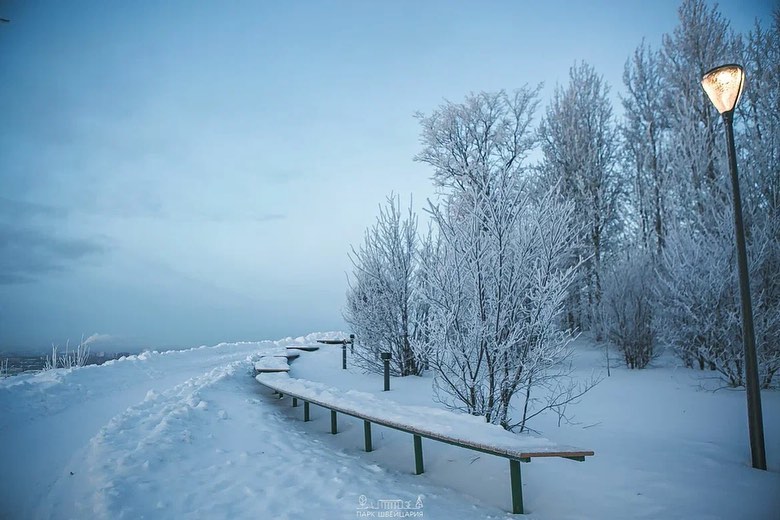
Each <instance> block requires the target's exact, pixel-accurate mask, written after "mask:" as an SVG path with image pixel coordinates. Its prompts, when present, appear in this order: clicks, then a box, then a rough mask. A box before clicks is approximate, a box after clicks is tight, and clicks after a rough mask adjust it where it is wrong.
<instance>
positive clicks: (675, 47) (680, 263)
mask: <svg viewBox="0 0 780 520" xmlns="http://www.w3.org/2000/svg"><path fill="white" fill-rule="evenodd" d="M779 19H780V15H778V11H776V12H775V18H774V23H773V25H772V27H770V28H769V29H763V28H761V27H760V26H759V25H758V24H757V25H756V27H755V29H754V30H753V31H751V32H750V33H749V34H748V35H747V36H746V37H739V36H738V37H731V35H730V32H729V29H728V22H727V21H725V20H724V19H723V18H722V16H721V15H720V14H719V12H718V11H717V8H715V7H713V8H709V7H707V6H706V5H704V3H703V2H700V1H697V0H689V1H686V2H684V3H683V4H682V6H681V8H680V25H679V26H678V27H677V29H675V31H674V33H673V35H671V36H667V37H665V38H664V48H663V56H664V70H665V71H666V74H665V76H666V79H665V90H666V94H665V96H666V98H667V100H668V101H667V105H668V108H669V110H670V112H671V117H670V127H669V134H668V136H667V139H668V140H669V145H670V146H669V150H670V152H669V156H670V160H669V170H670V175H671V178H672V182H670V186H674V187H675V188H674V190H675V191H674V192H673V193H672V197H673V198H674V201H675V202H674V206H675V210H674V213H673V219H674V223H675V224H674V226H675V232H674V238H673V239H670V241H669V242H670V243H672V242H673V244H672V245H671V247H670V248H669V251H668V252H665V253H664V255H663V262H662V264H661V273H662V281H663V284H662V285H661V287H660V291H659V292H660V294H661V295H662V297H663V298H664V299H663V300H662V302H663V305H662V306H661V307H660V309H659V310H661V311H662V316H661V318H662V320H663V326H662V327H661V328H660V330H661V331H662V332H663V334H662V337H663V339H665V340H666V342H668V343H669V344H670V345H671V346H672V347H673V348H675V349H676V350H677V351H678V353H679V354H680V356H681V358H682V359H683V360H684V361H685V362H686V364H689V365H694V364H697V365H698V366H699V367H700V368H705V367H709V368H712V369H714V370H717V371H718V372H719V373H720V374H721V375H722V378H723V380H724V381H725V382H726V384H728V385H731V386H739V385H741V384H742V382H743V369H744V367H743V355H744V354H743V352H742V336H741V322H740V314H739V313H740V307H739V292H738V285H737V281H736V278H735V276H736V266H735V260H734V239H733V229H732V227H733V223H732V220H731V218H732V217H731V214H732V208H731V201H730V199H731V191H730V190H731V186H730V185H729V184H728V179H729V173H728V168H727V164H726V151H725V146H724V137H723V125H722V123H721V121H720V118H719V116H718V114H717V112H716V111H715V110H714V108H713V107H712V105H711V103H710V102H709V100H708V99H706V97H705V96H704V95H703V94H702V92H703V91H702V89H701V87H700V85H699V81H700V78H701V73H702V72H704V71H705V70H707V69H709V68H711V67H712V66H715V65H719V64H721V63H724V62H732V61H736V62H740V61H741V62H743V63H744V64H745V69H746V75H747V81H746V87H745V91H744V93H743V96H742V99H741V101H740V104H739V105H738V109H737V115H736V117H735V122H736V134H737V135H736V145H737V147H738V149H737V153H738V157H739V159H738V163H739V171H740V181H741V186H742V190H743V193H742V195H743V204H744V207H743V212H744V220H745V224H746V239H747V247H748V256H749V261H750V280H751V290H752V292H753V295H752V300H753V307H754V308H753V312H754V325H755V328H756V343H757V350H758V357H759V371H760V373H761V378H762V381H761V384H762V385H763V386H764V387H766V386H769V385H770V384H772V379H773V376H774V374H775V373H776V372H777V370H778V363H777V359H778V351H780V348H779V346H778V340H777V338H778V332H777V326H778V325H777V321H778V318H777V315H778V313H777V312H776V309H777V308H778V305H780V287H779V286H778V277H777V275H776V273H777V272H778V269H779V268H780V263H778V259H780V251H778V247H780V246H778V240H777V237H778V229H779V228H778V221H779V219H778V211H777V194H778V193H779V192H780V174H778V171H779V168H778V166H779V165H780V138H779V137H778V135H779V133H780V124H778V121H779V120H778V110H777V103H778V102H780V87H779V85H780V80H778V73H780V69H778V67H780V66H779V65H778V56H779V55H780V50H779V44H778V25H779V23H780V22H779V21H778V20H779Z"/></svg>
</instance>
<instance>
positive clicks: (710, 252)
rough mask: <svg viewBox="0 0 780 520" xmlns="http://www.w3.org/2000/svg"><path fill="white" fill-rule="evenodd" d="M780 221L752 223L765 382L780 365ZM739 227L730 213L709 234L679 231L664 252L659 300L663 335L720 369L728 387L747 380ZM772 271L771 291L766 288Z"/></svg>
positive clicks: (702, 364)
mask: <svg viewBox="0 0 780 520" xmlns="http://www.w3.org/2000/svg"><path fill="white" fill-rule="evenodd" d="M778 230H780V226H778V225H777V223H774V225H773V226H771V227H769V228H761V229H756V230H754V234H753V240H752V241H751V244H750V245H749V250H748V260H749V267H750V276H751V280H755V281H759V283H754V284H753V285H752V287H751V290H752V293H753V294H752V298H753V315H754V324H755V329H756V340H757V341H756V343H757V353H758V358H759V372H760V378H761V384H762V386H763V387H765V388H767V387H769V386H770V385H771V384H772V378H773V376H774V374H775V373H776V372H777V371H778V369H780V355H779V354H780V349H778V342H777V339H776V338H777V336H778V334H780V317H779V316H778V313H777V300H776V299H775V298H777V288H778V285H777V283H778V274H777V270H776V269H775V270H774V272H773V273H772V274H769V273H770V271H771V269H772V268H773V267H775V268H776V267H777V265H778V264H777V261H778V258H779V257H780V255H778V248H777V246H776V242H777V234H774V235H773V233H777V232H778ZM735 255H736V253H735V250H734V230H733V225H732V223H731V221H730V220H729V219H722V221H721V224H720V225H719V226H717V227H714V228H711V229H709V230H707V231H706V232H705V233H701V234H692V233H690V232H688V231H687V230H675V231H674V232H673V233H672V234H670V240H669V245H668V247H667V248H666V249H665V250H664V254H663V255H662V263H661V267H662V271H661V273H662V277H661V285H660V288H659V299H660V300H661V301H662V302H663V309H664V313H663V316H662V319H663V324H662V326H661V327H659V331H660V334H661V337H662V339H663V340H665V341H666V342H667V343H668V344H670V345H674V346H676V350H677V352H678V353H679V355H680V357H681V358H682V359H683V361H684V362H685V363H686V365H688V366H693V365H694V364H695V363H698V365H699V368H710V369H712V370H716V371H718V372H719V373H720V374H721V376H722V378H723V379H724V381H725V382H726V384H727V385H729V386H734V387H736V386H742V385H743V384H744V353H743V347H742V329H741V323H742V322H741V317H740V306H739V297H740V296H739V291H738V286H737V279H736V276H737V268H736V256H735ZM765 276H769V277H771V278H772V279H773V280H771V281H770V282H769V284H768V286H769V287H772V286H774V287H773V288H774V294H772V293H771V292H768V291H765V290H763V289H762V286H767V281H766V280H762V278H763V277H765Z"/></svg>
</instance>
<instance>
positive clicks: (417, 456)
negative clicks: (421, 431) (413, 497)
mask: <svg viewBox="0 0 780 520" xmlns="http://www.w3.org/2000/svg"><path fill="white" fill-rule="evenodd" d="M423 471H424V469H423V454H422V437H420V436H419V435H415V436H414V474H415V475H419V474H421V473H422V472H423Z"/></svg>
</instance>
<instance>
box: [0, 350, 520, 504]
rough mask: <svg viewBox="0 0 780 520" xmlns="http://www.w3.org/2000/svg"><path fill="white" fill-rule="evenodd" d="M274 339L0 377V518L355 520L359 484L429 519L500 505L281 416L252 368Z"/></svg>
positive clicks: (375, 495)
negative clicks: (369, 456) (479, 502)
mask: <svg viewBox="0 0 780 520" xmlns="http://www.w3.org/2000/svg"><path fill="white" fill-rule="evenodd" d="M282 344H283V343H282ZM279 345H280V342H264V343H244V344H228V345H220V346H218V347H210V348H200V349H193V350H189V351H183V352H171V353H164V354H157V353H153V354H144V355H142V356H139V357H137V358H131V359H127V360H124V361H121V362H117V363H113V364H111V365H106V366H102V367H87V368H84V369H79V370H73V371H70V372H68V371H56V372H52V373H48V374H41V375H39V376H37V377H36V378H30V377H27V376H25V377H26V379H24V378H20V379H18V380H17V381H16V382H15V384H14V385H13V386H0V406H2V409H3V414H2V418H1V419H0V439H1V440H2V442H0V450H1V451H0V458H1V459H0V460H3V461H4V464H3V486H2V487H1V488H0V489H2V491H0V500H1V501H2V502H0V504H1V505H0V517H2V518H5V517H10V518H345V517H348V518H353V517H355V515H356V510H357V507H358V504H359V502H358V501H359V499H360V496H361V495H365V496H366V497H372V499H382V498H390V499H402V500H405V501H411V502H415V501H416V500H417V499H418V497H423V498H424V500H425V513H426V516H428V517H429V518H432V517H433V518H438V517H442V516H451V515H454V516H455V517H461V518H465V517H472V516H474V515H475V514H478V515H479V516H485V515H487V516H488V517H491V516H492V517H505V516H506V513H505V512H504V511H502V510H501V509H499V508H496V507H493V508H491V507H487V508H484V507H480V509H477V506H476V505H475V504H474V503H473V501H471V500H468V499H467V498H464V497H463V496H461V495H460V494H458V493H456V492H454V491H450V490H446V489H444V490H442V489H440V488H439V487H438V486H435V485H431V483H430V482H428V481H427V480H426V479H420V478H415V477H414V476H413V475H410V474H404V473H399V472H397V471H392V470H387V469H385V468H382V467H380V466H378V465H376V464H372V463H371V462H370V461H367V460H366V459H365V458H363V457H361V454H360V452H359V451H357V450H351V452H350V450H342V449H339V448H338V446H333V445H331V444H329V443H327V442H323V438H326V437H324V434H323V435H317V434H314V435H313V434H312V432H311V431H310V428H309V429H307V428H305V427H304V426H303V423H300V422H296V421H291V420H290V416H289V409H288V408H287V407H286V406H282V403H281V402H280V403H275V402H274V401H273V400H272V399H271V398H270V393H269V392H268V391H267V390H266V391H263V388H262V387H261V386H260V385H258V384H257V383H256V382H255V381H254V380H253V378H252V377H250V375H251V371H252V368H253V366H252V365H253V362H254V361H256V359H257V358H258V357H259V355H260V354H261V353H262V352H263V351H267V350H268V349H271V348H278V346H279ZM299 410H300V409H299ZM307 424H308V425H309V426H310V425H311V424H312V423H307ZM315 424H316V423H315ZM20 448H23V449H20ZM30 450H32V451H30ZM477 511H479V513H477Z"/></svg>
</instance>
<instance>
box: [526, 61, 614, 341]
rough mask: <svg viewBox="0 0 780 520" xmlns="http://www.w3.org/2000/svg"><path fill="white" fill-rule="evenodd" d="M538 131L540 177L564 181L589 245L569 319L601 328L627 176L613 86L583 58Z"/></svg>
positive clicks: (585, 243)
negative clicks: (620, 160)
mask: <svg viewBox="0 0 780 520" xmlns="http://www.w3.org/2000/svg"><path fill="white" fill-rule="evenodd" d="M539 136H540V138H541V142H542V152H543V161H542V164H541V167H540V169H539V174H540V182H541V184H542V186H544V187H548V188H549V187H551V186H560V191H559V192H560V194H561V196H562V197H563V198H565V199H566V200H570V201H572V202H573V203H574V207H575V211H574V215H575V217H576V219H577V221H578V223H580V224H581V225H580V228H581V229H582V237H581V238H582V240H581V243H582V244H583V246H584V249H583V250H581V251H580V252H579V254H580V255H582V256H584V257H585V265H584V267H583V269H582V271H581V273H580V276H579V277H578V279H577V281H576V282H575V284H574V286H573V290H572V292H571V297H570V299H569V301H568V303H567V316H568V322H569V325H570V326H571V327H577V328H580V329H595V330H596V332H597V333H598V328H599V326H600V324H601V318H600V313H601V292H602V290H601V278H602V273H603V264H604V260H605V258H606V256H607V254H608V252H609V250H610V249H611V246H612V244H613V243H614V241H615V239H616V238H617V237H618V231H619V226H620V218H619V214H618V209H619V201H620V197H621V191H622V181H621V177H620V175H619V172H618V169H617V154H618V131H617V127H616V124H615V121H614V118H613V116H612V104H611V102H610V100H609V87H608V86H607V84H606V82H605V81H604V79H603V77H602V76H601V75H599V74H598V73H597V72H596V71H595V69H594V68H593V67H591V66H590V65H588V64H587V63H580V64H577V65H575V66H573V67H572V68H571V69H570V71H569V84H568V85H567V86H566V87H565V88H563V87H559V88H557V89H556V90H555V93H554V94H553V97H552V100H551V102H550V104H549V106H548V107H547V111H546V114H545V117H544V119H543V120H542V123H541V125H540V127H539ZM576 261H577V260H576V259H572V262H576Z"/></svg>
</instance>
